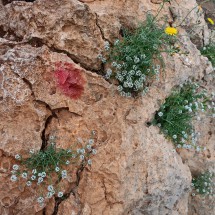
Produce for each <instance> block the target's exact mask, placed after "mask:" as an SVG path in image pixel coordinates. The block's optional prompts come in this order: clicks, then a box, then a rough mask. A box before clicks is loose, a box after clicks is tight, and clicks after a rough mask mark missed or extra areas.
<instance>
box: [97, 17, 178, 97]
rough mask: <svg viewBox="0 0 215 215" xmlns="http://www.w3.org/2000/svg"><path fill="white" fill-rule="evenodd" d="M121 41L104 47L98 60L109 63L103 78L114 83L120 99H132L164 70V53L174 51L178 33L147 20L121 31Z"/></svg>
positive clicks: (150, 19)
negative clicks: (102, 53)
mask: <svg viewBox="0 0 215 215" xmlns="http://www.w3.org/2000/svg"><path fill="white" fill-rule="evenodd" d="M123 34H124V36H123V38H122V39H121V40H116V41H115V43H114V45H113V47H112V48H110V45H109V43H108V42H106V44H105V50H106V53H105V56H107V60H106V58H105V57H103V56H102V55H101V54H100V55H99V56H98V58H99V59H100V60H101V61H102V62H103V63H106V62H107V63H108V65H109V68H108V69H107V70H106V78H107V79H108V78H113V79H116V80H117V82H118V91H119V92H120V94H121V95H122V96H128V97H130V96H132V95H136V94H137V93H142V94H145V93H146V92H147V91H148V85H149V83H150V82H151V81H152V80H153V79H154V77H156V78H157V79H159V76H160V71H161V69H162V68H163V67H164V61H163V58H162V53H163V52H168V53H174V52H176V51H177V49H176V48H174V46H173V44H174V42H175V40H176V37H175V35H176V34H177V29H175V28H171V27H167V28H165V26H161V27H160V26H158V24H157V20H156V17H153V16H151V15H148V16H147V19H146V21H145V22H144V23H143V24H141V25H140V26H139V27H138V28H137V29H135V30H134V31H127V30H124V33H123Z"/></svg>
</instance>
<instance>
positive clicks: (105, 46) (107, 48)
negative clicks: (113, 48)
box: [104, 41, 110, 51]
mask: <svg viewBox="0 0 215 215" xmlns="http://www.w3.org/2000/svg"><path fill="white" fill-rule="evenodd" d="M104 48H105V50H106V51H108V50H109V48H110V44H109V42H108V41H105V45H104Z"/></svg>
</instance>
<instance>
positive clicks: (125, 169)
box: [0, 0, 214, 215]
mask: <svg viewBox="0 0 215 215" xmlns="http://www.w3.org/2000/svg"><path fill="white" fill-rule="evenodd" d="M81 2H82V3H81ZM153 2H154V3H156V2H158V1H156V2H155V1H153ZM181 2H182V1H181ZM183 2H184V1H183ZM154 3H152V1H150V0H147V1H143V0H135V1H107V0H103V1H97V0H95V1H77V0H63V1H58V0H54V1H51V0H48V1H42V0H37V1H35V2H33V3H27V2H13V3H11V4H8V5H6V6H4V10H2V9H0V17H1V18H0V31H1V34H0V36H2V37H4V38H1V39H0V63H1V65H0V116H1V122H0V126H1V127H0V131H1V134H2V135H1V137H0V138H1V145H0V182H1V183H0V214H4V215H10V214H20V215H21V214H22V215H25V214H26V215H27V214H32V215H34V214H35V215H42V214H44V213H45V214H47V215H49V214H50V215H51V214H55V215H56V214H65V215H67V214H68V215H71V214H74V215H76V214H83V215H91V214H92V215H97V214H98V215H101V214H104V215H112V214H114V215H122V214H130V215H132V214H135V215H138V214H144V215H156V214H168V215H186V214H190V215H191V214H192V213H194V212H193V211H194V210H195V209H197V210H199V209H198V208H199V207H201V203H200V202H199V201H198V198H197V199H194V200H192V199H191V198H190V197H189V194H190V191H191V188H190V183H191V173H192V174H193V173H195V172H198V171H201V170H203V169H204V168H205V167H206V166H209V167H210V168H213V165H214V148H213V147H214V130H213V128H214V127H212V126H213V125H214V122H211V121H210V120H208V119H207V120H205V121H204V122H202V123H204V125H205V126H204V127H203V126H201V128H199V129H200V130H201V131H202V133H203V136H202V139H200V142H203V143H204V144H205V145H207V146H209V147H208V150H207V151H206V152H203V153H202V154H198V155H197V154H194V152H190V153H188V152H187V151H186V153H185V151H183V150H181V151H179V150H177V152H176V151H175V149H174V146H173V145H172V143H171V142H169V141H168V140H167V139H165V138H164V136H163V135H162V134H160V133H159V129H158V128H156V127H154V126H150V127H149V126H147V122H149V121H150V120H151V119H152V117H153V116H154V113H155V111H156V110H158V108H159V106H160V104H161V103H162V102H163V101H164V99H165V98H166V97H167V96H168V95H169V94H170V93H171V90H172V88H173V87H174V86H176V85H179V84H181V83H183V82H184V81H185V80H187V79H189V78H193V79H195V80H204V81H203V84H202V85H203V86H204V87H206V88H208V89H209V90H211V91H213V90H214V88H213V86H214V85H213V83H214V82H213V81H214V78H213V68H212V65H211V64H210V63H209V62H208V59H207V58H205V57H202V56H201V54H200V52H199V51H198V49H197V48H196V46H195V45H194V44H193V43H192V42H191V40H190V39H189V35H187V36H184V35H186V31H185V30H184V29H183V28H179V32H180V34H181V35H182V36H180V35H179V44H178V45H179V46H180V49H181V51H182V52H186V53H187V54H186V55H185V54H175V55H174V56H166V55H164V60H165V64H166V68H165V76H161V80H160V81H154V82H153V83H152V85H151V86H150V91H149V93H148V94H147V95H146V96H144V97H137V98H124V97H120V95H119V94H118V93H117V90H116V86H115V85H114V84H110V83H109V82H107V81H106V80H105V79H104V78H103V77H102V76H101V75H98V74H96V73H95V72H92V70H95V69H99V68H100V62H99V61H98V60H97V58H96V56H97V54H98V52H99V51H100V50H101V49H102V47H103V45H104V40H110V42H114V39H116V38H117V37H118V36H119V31H120V28H121V27H122V26H124V25H127V26H128V27H132V26H134V25H135V23H137V21H138V20H139V21H141V20H144V19H145V17H146V13H147V11H151V12H152V13H153V14H154V13H155V11H156V10H157V9H158V8H159V5H158V4H154ZM193 5H195V2H194V1H192V2H191V3H189V4H186V8H185V9H183V8H177V5H173V6H172V7H174V8H175V10H176V12H177V13H181V14H183V15H184V14H186V11H187V10H188V9H192V7H193ZM168 7H169V4H168V3H167V4H166V5H165V8H164V12H163V13H162V15H168V18H169V19H170V20H171V17H170V14H169V12H168V9H169V8H168ZM193 16H194V15H193ZM182 27H183V26H182ZM206 31H207V29H206ZM45 44H46V45H45ZM59 50H61V51H62V52H63V53H59V52H60V51H59ZM60 61H62V62H67V63H71V64H73V65H74V67H76V68H78V69H80V71H81V74H82V75H83V78H84V79H85V81H86V84H85V85H84V93H83V95H82V96H81V97H80V99H77V100H74V99H71V98H69V97H67V96H66V95H64V94H63V93H62V91H61V90H60V89H59V88H58V87H57V83H56V82H57V81H56V78H55V76H54V73H55V64H56V63H57V62H60ZM77 62H79V63H80V64H78V63H77ZM83 66H84V67H85V69H84V68H83ZM86 68H89V69H88V70H86ZM91 130H95V131H96V138H95V148H96V149H97V151H98V154H97V155H95V156H93V157H92V161H93V163H92V166H91V167H86V168H85V169H83V171H80V172H79V176H80V178H79V177H77V175H76V174H75V172H74V168H73V167H72V166H71V169H70V172H71V174H72V176H71V177H72V178H71V180H70V181H69V182H68V183H66V184H64V189H65V192H66V193H68V196H67V197H68V198H67V199H65V200H63V201H59V200H58V199H57V198H52V199H50V200H47V201H46V202H45V205H44V208H39V207H38V205H37V204H36V201H35V198H36V196H37V193H35V190H34V188H33V187H32V188H27V187H26V186H25V185H18V184H17V183H12V182H10V172H9V171H10V170H11V167H12V165H13V164H14V163H15V160H14V158H13V157H12V156H14V155H15V154H16V153H22V154H25V156H26V155H27V153H28V150H29V149H30V148H35V149H40V148H41V146H42V141H45V140H46V139H47V138H48V136H49V135H50V134H52V133H55V134H56V135H57V136H58V141H57V147H61V148H67V147H68V146H70V145H71V144H73V143H74V142H76V140H77V138H82V141H83V143H84V142H85V141H87V139H89V134H90V131H91ZM208 132H210V133H208ZM78 178H79V179H78ZM69 194H70V195H69ZM209 202H210V201H209ZM29 203H30V204H29ZM192 204H193V206H192ZM189 205H191V206H189ZM205 210H206V211H207V213H208V214H210V213H211V211H212V210H211V209H208V208H207V207H205ZM199 211H200V210H199ZM202 211H203V210H202ZM203 214H204V213H203V212H202V215H203Z"/></svg>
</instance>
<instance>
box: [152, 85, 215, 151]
mask: <svg viewBox="0 0 215 215" xmlns="http://www.w3.org/2000/svg"><path fill="white" fill-rule="evenodd" d="M208 102H209V99H208V97H207V95H206V92H205V91H204V90H203V91H201V92H199V86H198V84H196V83H192V82H187V83H185V84H184V85H181V86H180V87H178V88H176V89H175V90H174V91H173V92H172V94H171V95H170V96H169V97H168V98H166V100H165V102H164V103H163V104H162V105H161V107H160V109H159V110H158V111H157V112H156V114H155V117H154V119H153V121H152V124H153V125H157V126H158V127H159V128H160V129H161V131H162V132H163V133H164V134H165V136H166V137H167V138H169V139H170V140H172V142H173V143H174V144H175V145H176V146H177V148H182V147H183V148H186V149H191V148H194V149H196V150H197V151H200V150H201V149H202V147H199V146H197V139H198V136H199V133H196V132H195V130H194V127H193V125H192V120H193V119H195V118H196V119H197V120H200V117H199V116H198V114H199V113H200V112H205V110H206V109H208V108H209V109H211V110H214V109H215V108H214V102H211V105H209V104H208Z"/></svg>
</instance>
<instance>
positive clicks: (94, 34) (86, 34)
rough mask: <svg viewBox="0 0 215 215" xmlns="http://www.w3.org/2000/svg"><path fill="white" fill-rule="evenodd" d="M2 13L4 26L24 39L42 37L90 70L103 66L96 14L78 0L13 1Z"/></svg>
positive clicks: (0, 22) (48, 43)
mask: <svg viewBox="0 0 215 215" xmlns="http://www.w3.org/2000/svg"><path fill="white" fill-rule="evenodd" d="M0 13H4V18H1V19H0V26H1V28H3V29H4V30H5V31H11V32H13V33H14V34H15V35H16V36H17V37H19V38H22V39H24V40H31V39H34V38H39V39H40V40H41V41H42V43H45V44H47V45H48V46H49V47H52V48H55V49H57V50H59V51H65V52H66V53H68V54H69V55H70V56H71V57H72V58H73V59H74V60H75V61H78V62H81V64H82V65H84V66H86V67H88V68H90V69H97V70H98V69H99V68H100V63H99V61H98V60H97V55H98V53H99V50H100V49H101V48H102V47H103V40H102V36H101V32H100V29H99V27H98V26H97V18H96V15H95V14H94V13H93V12H91V11H90V10H89V8H88V6H87V5H85V4H82V3H81V2H79V1H77V0H73V1H69V0H63V1H59V0H55V1H53V0H48V1H46V3H45V4H44V1H42V0H38V1H35V2H33V3H28V2H12V3H11V4H8V5H6V6H5V7H4V8H3V9H2V10H1V11H0Z"/></svg>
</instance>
